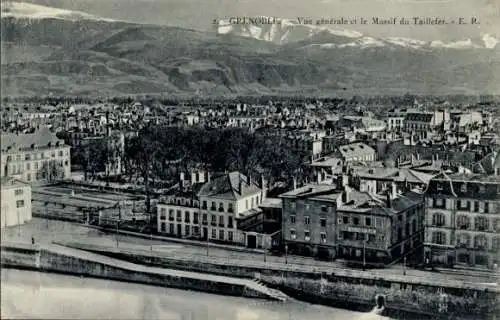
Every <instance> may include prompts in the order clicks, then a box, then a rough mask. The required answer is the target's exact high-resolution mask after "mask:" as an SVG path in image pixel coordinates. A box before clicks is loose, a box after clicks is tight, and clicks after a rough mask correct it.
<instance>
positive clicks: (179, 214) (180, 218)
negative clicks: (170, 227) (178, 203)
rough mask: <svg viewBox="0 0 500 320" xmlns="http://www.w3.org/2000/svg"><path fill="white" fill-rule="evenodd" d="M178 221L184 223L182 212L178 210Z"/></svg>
mask: <svg viewBox="0 0 500 320" xmlns="http://www.w3.org/2000/svg"><path fill="white" fill-rule="evenodd" d="M177 221H179V222H180V221H182V211H181V210H177Z"/></svg>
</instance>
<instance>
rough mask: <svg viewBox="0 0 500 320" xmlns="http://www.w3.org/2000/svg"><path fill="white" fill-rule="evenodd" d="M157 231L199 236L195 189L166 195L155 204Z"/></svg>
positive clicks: (187, 236)
mask: <svg viewBox="0 0 500 320" xmlns="http://www.w3.org/2000/svg"><path fill="white" fill-rule="evenodd" d="M157 209H158V214H157V219H158V222H157V226H158V232H160V233H165V234H169V235H174V236H178V237H182V238H190V237H192V238H200V226H201V221H200V202H199V201H198V199H197V198H196V197H195V191H190V192H180V193H177V194H175V195H170V196H167V197H166V198H165V199H162V200H160V201H159V202H158V204H157Z"/></svg>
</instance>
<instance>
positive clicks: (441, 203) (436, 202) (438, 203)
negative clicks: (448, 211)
mask: <svg viewBox="0 0 500 320" xmlns="http://www.w3.org/2000/svg"><path fill="white" fill-rule="evenodd" d="M443 206H444V200H443V199H439V198H438V199H434V208H443Z"/></svg>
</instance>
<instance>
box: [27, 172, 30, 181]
mask: <svg viewBox="0 0 500 320" xmlns="http://www.w3.org/2000/svg"><path fill="white" fill-rule="evenodd" d="M26 180H28V181H31V173H28V175H27V176H26Z"/></svg>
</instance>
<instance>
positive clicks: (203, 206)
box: [201, 201, 207, 209]
mask: <svg viewBox="0 0 500 320" xmlns="http://www.w3.org/2000/svg"><path fill="white" fill-rule="evenodd" d="M201 208H202V209H206V208H207V202H206V201H203V205H202V206H201Z"/></svg>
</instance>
